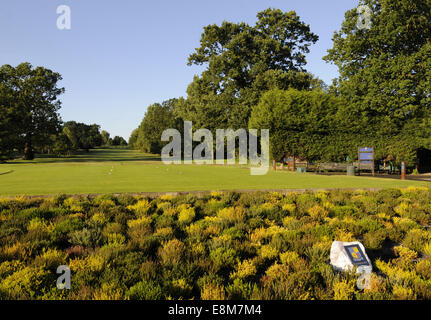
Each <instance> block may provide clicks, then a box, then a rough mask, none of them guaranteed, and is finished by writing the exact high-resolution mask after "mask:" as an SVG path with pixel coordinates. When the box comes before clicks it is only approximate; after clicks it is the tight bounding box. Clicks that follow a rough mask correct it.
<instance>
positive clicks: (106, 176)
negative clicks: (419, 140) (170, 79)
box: [0, 149, 430, 196]
mask: <svg viewBox="0 0 431 320" xmlns="http://www.w3.org/2000/svg"><path fill="white" fill-rule="evenodd" d="M408 186H430V183H429V182H424V181H401V180H396V179H381V178H372V177H366V176H361V177H348V176H345V175H342V174H340V175H336V176H324V175H317V174H314V173H296V172H295V173H293V172H287V171H272V170H270V171H269V172H268V174H266V175H263V176H252V175H250V170H249V168H248V167H247V166H240V165H235V166H228V165H225V166H216V165H196V164H193V165H184V164H182V165H165V164H164V163H163V162H161V161H160V158H159V156H157V155H152V154H146V153H140V152H138V151H132V150H128V149H94V150H90V152H88V153H87V152H78V153H77V154H75V155H73V156H71V157H59V158H55V157H50V156H49V155H41V156H38V157H36V158H35V160H32V161H23V160H13V161H8V162H7V163H4V164H1V165H0V196H19V195H56V194H63V193H64V194H103V193H143V192H179V191H221V190H268V189H270V190H273V189H337V188H358V189H362V188H392V187H400V188H403V187H408Z"/></svg>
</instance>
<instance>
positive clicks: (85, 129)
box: [63, 121, 103, 151]
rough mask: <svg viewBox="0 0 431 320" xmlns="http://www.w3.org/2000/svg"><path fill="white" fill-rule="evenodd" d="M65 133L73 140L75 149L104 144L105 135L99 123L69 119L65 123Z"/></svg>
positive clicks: (90, 147)
mask: <svg viewBox="0 0 431 320" xmlns="http://www.w3.org/2000/svg"><path fill="white" fill-rule="evenodd" d="M63 133H64V134H65V135H66V136H67V138H68V139H69V140H70V141H71V143H72V146H73V149H75V150H76V149H84V150H87V151H88V150H89V149H92V148H95V147H100V146H101V145H102V144H103V137H102V135H101V133H100V126H99V125H98V124H91V125H88V124H85V123H80V122H75V121H68V122H66V123H65V124H64V127H63Z"/></svg>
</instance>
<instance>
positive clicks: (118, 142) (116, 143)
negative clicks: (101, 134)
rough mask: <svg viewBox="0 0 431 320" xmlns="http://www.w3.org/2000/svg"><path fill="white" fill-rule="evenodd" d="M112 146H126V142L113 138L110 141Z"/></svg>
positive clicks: (121, 138) (120, 138)
mask: <svg viewBox="0 0 431 320" xmlns="http://www.w3.org/2000/svg"><path fill="white" fill-rule="evenodd" d="M112 145H113V146H127V142H126V140H124V138H123V137H120V136H115V137H114V139H112Z"/></svg>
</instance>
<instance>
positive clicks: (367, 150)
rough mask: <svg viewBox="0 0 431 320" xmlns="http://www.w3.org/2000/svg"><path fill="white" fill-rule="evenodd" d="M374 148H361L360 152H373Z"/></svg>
mask: <svg viewBox="0 0 431 320" xmlns="http://www.w3.org/2000/svg"><path fill="white" fill-rule="evenodd" d="M373 151H374V149H373V148H359V152H373Z"/></svg>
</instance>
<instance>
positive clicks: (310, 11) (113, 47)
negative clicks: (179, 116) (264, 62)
mask: <svg viewBox="0 0 431 320" xmlns="http://www.w3.org/2000/svg"><path fill="white" fill-rule="evenodd" d="M63 4H64V5H68V6H69V7H70V8H71V11H72V14H71V17H72V19H71V20H72V28H71V30H59V29H57V17H58V15H57V13H56V10H57V7H58V6H59V5H63ZM357 5H358V0H329V1H318V0H283V1H281V0H217V1H206V0H182V1H180V0H154V1H147V0H122V1H114V0H112V1H111V0H110V1H107V0H91V1H88V0H60V1H58V0H37V1H35V0H13V1H1V2H0V39H1V46H0V65H3V64H10V65H13V66H15V65H17V64H19V63H21V62H24V61H28V62H30V63H31V64H32V65H34V66H45V67H48V68H50V69H52V70H54V71H57V72H59V73H60V74H61V75H62V76H63V81H62V82H61V83H60V85H61V86H64V87H65V88H66V93H65V94H64V95H62V96H61V100H62V102H63V107H62V108H61V110H60V114H61V116H62V119H63V120H64V121H69V120H76V121H79V122H85V123H98V124H100V125H101V126H102V129H105V130H107V131H109V132H110V133H111V135H112V136H114V135H120V136H123V137H124V138H126V139H128V137H129V135H130V133H131V131H132V130H133V129H134V128H136V127H137V126H138V124H139V123H140V121H141V119H142V117H143V116H144V114H145V110H146V108H147V106H148V105H150V104H152V103H154V102H162V101H163V100H167V99H169V98H175V97H180V96H185V91H186V88H187V85H188V84H189V83H190V82H191V81H192V79H193V75H194V74H197V73H200V71H201V70H202V69H201V68H199V67H189V66H187V57H188V55H189V54H190V53H192V52H193V51H194V49H195V48H196V47H198V46H199V40H200V35H201V33H202V30H203V27H204V26H206V25H208V24H214V23H216V24H220V23H221V22H222V21H223V20H227V21H232V22H240V21H245V22H248V23H249V24H254V23H255V21H256V13H257V12H258V11H261V10H263V9H266V8H268V7H272V8H279V9H282V10H283V11H290V10H295V11H296V12H297V14H298V15H299V16H300V17H301V19H302V20H303V21H305V22H306V23H308V24H310V26H311V30H312V31H313V32H314V33H316V34H318V35H319V37H320V40H319V42H318V43H317V44H316V45H314V46H313V47H312V48H311V52H310V54H309V55H308V58H307V60H308V64H307V70H308V71H310V72H312V73H313V74H315V75H317V76H318V77H320V78H321V79H323V80H324V81H325V82H326V83H328V84H330V83H331V81H332V79H333V78H335V77H337V75H338V72H337V68H336V67H335V66H333V65H331V64H327V63H325V62H324V61H323V60H322V57H323V56H324V55H325V54H326V50H327V49H329V48H331V46H332V40H331V39H332V35H333V33H334V31H335V30H338V29H339V28H340V26H341V22H342V21H343V18H344V13H345V12H346V11H347V10H349V9H351V8H354V7H356V6H357Z"/></svg>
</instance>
